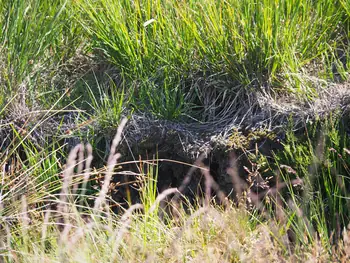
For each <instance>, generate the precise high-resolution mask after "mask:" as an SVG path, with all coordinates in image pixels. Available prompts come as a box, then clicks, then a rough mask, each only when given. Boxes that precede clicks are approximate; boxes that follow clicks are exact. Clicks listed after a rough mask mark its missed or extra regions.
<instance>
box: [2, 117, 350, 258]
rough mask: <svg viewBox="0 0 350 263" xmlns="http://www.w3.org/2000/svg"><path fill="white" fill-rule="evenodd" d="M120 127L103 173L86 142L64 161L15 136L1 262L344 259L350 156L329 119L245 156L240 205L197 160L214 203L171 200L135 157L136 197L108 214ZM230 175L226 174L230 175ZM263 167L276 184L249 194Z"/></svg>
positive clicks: (6, 181)
mask: <svg viewBox="0 0 350 263" xmlns="http://www.w3.org/2000/svg"><path fill="white" fill-rule="evenodd" d="M121 125H122V126H121V128H122V127H123V125H125V121H122V124H121ZM320 125H321V126H322V129H320ZM121 128H119V129H118V130H119V131H118V134H117V135H116V136H115V138H114V140H113V144H112V146H111V151H110V155H109V158H108V163H107V165H106V166H105V168H103V169H96V168H94V169H91V168H90V165H91V160H92V156H91V149H90V148H91V146H88V145H87V146H86V149H87V151H85V150H84V148H85V147H84V145H78V146H76V147H75V148H74V149H73V150H72V151H71V153H70V154H69V156H68V157H67V158H68V159H67V162H66V165H65V166H64V165H63V164H62V160H61V159H60V158H57V156H58V155H61V154H59V152H60V151H61V148H60V147H55V145H52V146H50V147H51V150H50V152H49V153H46V152H45V149H44V151H43V152H42V153H40V152H36V151H35V150H34V151H33V150H32V147H31V145H27V144H25V142H23V141H22V142H21V143H22V144H23V145H22V146H23V147H24V149H25V151H26V153H27V156H28V158H27V161H26V162H24V163H22V162H21V160H20V159H18V158H16V159H13V157H11V156H4V155H3V156H2V163H6V162H9V161H10V160H12V165H11V168H10V167H7V168H6V166H4V167H5V169H4V170H3V173H2V187H1V203H0V205H1V210H0V212H1V226H2V228H1V231H2V235H1V238H2V239H0V242H2V243H1V244H2V245H1V248H2V252H1V257H2V260H3V261H4V262H33V261H38V260H39V258H40V259H43V260H45V261H46V262H56V261H58V262H60V261H62V260H65V261H67V262H77V261H78V262H80V261H81V262H110V261H112V262H114V261H123V262H135V261H139V260H141V261H147V260H148V261H152V262H158V261H175V262H177V261H183V262H188V261H193V260H195V261H198V260H200V261H204V262H209V261H214V262H239V261H246V260H252V261H254V262H260V261H261V260H263V261H265V260H269V261H276V262H280V261H285V260H287V261H291V260H312V261H320V262H329V261H332V262H337V261H339V260H345V261H346V258H347V257H348V256H349V243H348V230H347V228H346V226H347V224H348V223H349V218H348V214H349V213H348V209H349V206H348V199H347V190H346V189H347V186H348V183H349V182H348V179H349V173H348V167H347V164H348V159H349V158H350V157H349V156H348V154H347V152H348V150H347V149H346V148H342V147H343V146H344V145H346V140H343V138H347V137H346V136H344V135H343V134H341V133H339V131H341V124H340V123H339V122H337V121H335V120H334V119H333V120H332V119H330V120H329V121H328V122H326V123H325V124H323V123H316V124H315V125H311V126H310V127H309V129H308V130H307V133H306V134H305V135H304V136H307V137H309V138H310V140H303V139H302V138H301V137H300V136H299V137H295V136H294V134H293V133H290V134H289V135H288V138H287V139H286V148H285V150H283V151H279V152H276V155H275V158H274V159H272V160H269V161H267V159H266V158H265V159H264V156H256V155H252V154H251V155H250V157H249V158H250V160H251V161H252V165H253V166H252V169H254V167H257V168H258V169H257V170H256V171H257V173H256V172H254V173H248V179H247V182H245V180H244V181H243V182H240V181H238V183H239V184H238V185H239V187H241V190H242V191H237V194H238V196H237V197H238V200H239V202H238V203H233V202H227V201H226V199H225V196H223V197H222V196H221V195H220V189H218V188H217V187H216V186H215V182H214V181H211V179H210V178H211V175H210V174H209V173H207V172H206V171H208V172H209V169H208V167H206V166H205V165H204V164H203V163H201V162H200V160H199V162H198V163H197V165H200V166H196V167H198V168H197V169H200V170H201V171H203V174H204V175H205V176H206V177H205V178H206V181H205V182H206V183H205V185H206V189H207V187H209V188H212V190H213V191H214V192H216V194H217V196H218V197H219V200H220V202H221V204H220V203H218V202H217V201H215V200H216V199H215V198H212V197H210V192H208V191H207V190H206V191H205V193H204V197H205V199H206V201H205V202H202V201H201V197H199V199H198V201H197V202H195V203H193V202H190V201H189V200H187V199H186V197H185V196H184V198H182V200H183V201H181V202H180V203H179V200H181V199H171V198H170V199H169V197H171V196H172V195H174V194H178V193H179V192H178V191H179V190H178V189H181V187H179V188H178V189H177V188H172V189H167V190H165V191H164V192H162V193H157V187H156V186H157V177H158V175H157V166H158V164H157V163H149V161H142V160H140V161H139V162H140V165H141V166H140V167H141V168H140V174H139V181H138V182H137V184H138V185H139V190H140V203H138V204H134V205H131V204H130V206H129V208H128V209H127V210H124V212H123V213H120V214H115V213H113V212H112V207H113V206H114V205H117V206H118V204H117V203H115V202H114V201H113V199H112V198H111V194H112V191H113V187H112V184H110V183H111V179H112V177H111V176H112V173H111V172H112V171H113V170H114V168H115V166H116V165H117V162H116V161H117V160H118V159H119V158H120V155H119V154H118V153H117V152H116V146H117V145H118V144H119V142H120V140H121V131H122V129H121ZM317 130H322V136H321V137H319V136H318V138H319V140H318V141H316V142H318V146H316V147H315V146H314V145H313V142H314V141H315V140H312V138H313V137H314V136H316V137H317V135H318V134H316V133H315V132H316V131H317ZM340 135H342V136H340ZM320 145H321V146H320ZM288 146H290V147H288ZM89 147H90V148H89ZM46 149H48V147H46ZM338 150H339V153H338ZM340 152H342V154H340ZM256 154H257V155H259V154H260V153H259V152H256ZM32 160H33V161H32ZM118 165H119V166H120V165H121V166H123V162H120V163H119V164H118ZM61 167H62V168H61ZM64 167H65V168H64ZM142 167H145V168H142ZM266 167H269V169H266ZM61 169H63V170H61ZM232 171H233V170H232ZM232 171H231V170H228V174H229V175H231V176H232V180H237V178H236V177H235V175H234V174H232ZM271 173H272V175H273V177H272V178H274V179H275V183H274V184H273V182H272V181H270V183H268V188H267V190H261V192H259V191H258V192H256V189H255V188H254V184H255V183H256V182H257V181H256V180H257V176H259V175H260V176H262V177H263V178H265V179H264V180H267V181H268V180H269V179H267V178H271V177H270V176H271ZM101 175H103V177H102V178H104V180H103V181H102V182H101V183H100V184H97V189H98V190H97V191H96V193H95V194H92V193H90V194H89V195H88V196H86V195H85V194H84V193H86V188H85V187H86V186H87V185H88V183H89V182H91V183H92V182H94V181H97V180H98V178H101ZM240 180H242V179H240ZM184 183H185V182H184ZM95 185H96V184H95ZM279 185H280V186H279ZM110 187H112V188H110ZM117 187H118V186H117ZM115 189H117V188H115ZM265 189H266V188H265ZM239 193H241V195H239ZM208 194H209V195H208ZM88 200H90V201H88ZM171 200H173V201H171ZM176 200H177V201H176ZM91 202H92V204H93V205H92V206H91Z"/></svg>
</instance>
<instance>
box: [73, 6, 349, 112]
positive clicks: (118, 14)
mask: <svg viewBox="0 0 350 263" xmlns="http://www.w3.org/2000/svg"><path fill="white" fill-rule="evenodd" d="M77 7H78V11H80V17H79V21H80V23H81V24H82V25H83V26H84V28H85V29H86V30H87V32H88V33H89V34H90V36H91V37H92V40H93V47H95V49H96V50H98V51H100V54H101V55H103V56H104V57H105V58H107V59H108V60H109V61H110V62H112V63H113V64H114V65H115V66H116V67H117V69H119V71H120V74H122V75H123V76H124V77H125V78H127V79H131V80H140V81H142V83H143V82H144V81H146V84H147V83H149V84H148V85H146V86H145V87H144V86H143V85H141V87H140V89H141V90H142V89H146V92H143V93H141V95H140V100H141V101H144V100H146V101H148V100H149V98H148V97H147V95H145V94H147V90H148V89H151V90H153V86H157V92H156V93H153V99H155V98H156V97H160V99H162V100H163V103H164V104H167V99H166V98H167V95H166V94H167V92H170V93H171V96H170V97H174V98H177V97H178V95H177V90H176V89H175V87H178V86H180V88H181V92H180V94H181V93H182V97H183V98H184V97H185V96H186V94H187V93H188V92H192V91H191V84H190V82H191V79H196V75H197V77H198V74H199V76H202V77H203V76H204V77H205V76H208V75H211V74H217V73H222V72H223V73H225V74H227V75H228V76H229V77H230V78H231V79H232V80H233V83H235V85H232V83H231V85H227V87H225V89H226V90H227V92H235V87H234V86H237V87H238V86H239V87H247V86H253V87H255V88H258V87H260V86H266V85H268V86H272V87H273V88H275V90H278V91H284V92H293V93H297V94H299V95H302V96H304V97H305V96H306V97H308V96H309V97H312V95H311V94H312V91H314V88H315V87H314V86H312V84H305V81H302V80H303V75H304V74H306V75H307V74H308V72H305V69H306V68H307V66H309V65H319V66H318V68H316V69H315V70H316V71H318V73H317V77H320V78H324V77H325V76H326V77H332V76H331V75H332V71H331V70H330V68H331V65H332V63H334V62H336V61H337V60H338V59H339V57H337V54H338V53H337V51H338V50H339V49H341V50H344V52H347V51H346V50H347V48H345V49H344V45H347V44H346V42H347V39H348V23H349V21H348V14H347V12H346V9H347V8H348V5H347V3H345V2H344V1H328V0H323V1H308V0H297V1H294V0H293V1H292V0H290V1H271V0H265V1H258V2H257V1H250V0H244V1H237V0H230V1H211V0H203V1H186V2H183V1H180V2H179V1H169V0H167V1H157V0H153V1H133V2H130V1H113V0H101V1H78V2H77ZM313 63H314V64H313ZM311 67H312V66H311ZM338 70H339V71H342V70H343V71H344V68H343V69H342V68H339V69H338ZM343 76H345V75H344V74H343ZM167 79H168V80H172V82H170V83H168V82H165V80H167ZM179 83H185V84H184V85H179ZM169 86H170V87H172V88H170V90H169V88H168V87H169ZM168 90H169V91H168ZM137 94H139V93H137ZM183 98H182V100H183ZM213 99H214V98H213ZM158 100H159V99H158ZM178 100H179V101H181V98H180V99H178ZM150 103H151V109H152V107H153V105H152V101H150ZM186 103H194V101H186ZM167 109H168V107H167Z"/></svg>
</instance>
